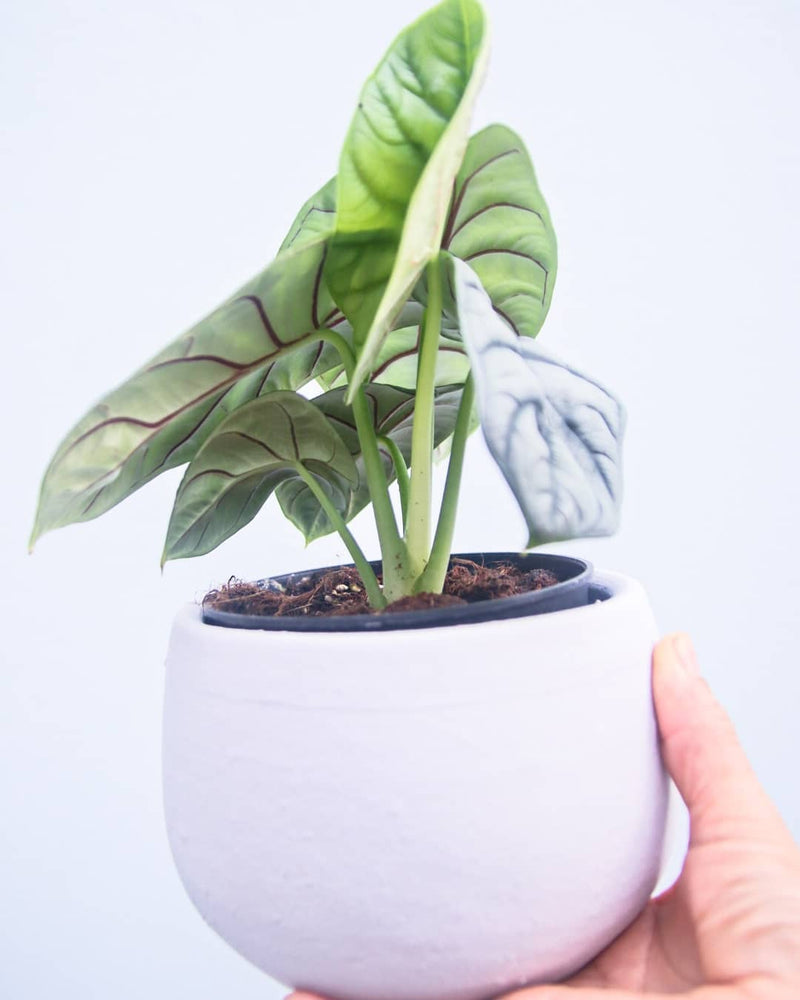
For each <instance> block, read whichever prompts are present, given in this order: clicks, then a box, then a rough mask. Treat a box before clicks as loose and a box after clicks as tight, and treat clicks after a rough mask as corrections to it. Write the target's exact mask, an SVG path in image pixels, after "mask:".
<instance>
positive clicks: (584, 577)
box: [200, 552, 610, 633]
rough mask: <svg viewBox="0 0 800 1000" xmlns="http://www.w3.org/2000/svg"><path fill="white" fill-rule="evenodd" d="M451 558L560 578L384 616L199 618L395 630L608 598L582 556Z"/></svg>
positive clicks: (213, 613)
mask: <svg viewBox="0 0 800 1000" xmlns="http://www.w3.org/2000/svg"><path fill="white" fill-rule="evenodd" d="M451 558H453V559H470V560H472V561H474V562H479V563H485V562H488V563H489V564H490V565H491V564H494V563H498V562H511V563H514V564H515V565H518V566H522V567H524V568H525V569H531V570H533V569H547V570H550V571H551V572H554V573H555V575H556V576H558V578H559V582H558V583H556V584H552V585H551V586H549V587H544V588H542V589H541V590H534V591H528V592H527V593H524V594H514V595H513V596H510V597H501V598H492V599H491V600H486V601H477V602H475V603H474V604H457V605H452V606H448V607H443V608H426V609H424V610H418V611H403V612H395V613H392V614H387V615H376V614H367V615H341V616H335V615H331V616H324V615H323V616H318V617H303V618H301V617H296V618H290V617H275V616H274V615H251V614H246V613H243V612H231V611H219V610H217V609H215V608H208V607H206V605H205V604H204V603H201V608H200V614H201V620H202V622H203V624H205V625H211V626H213V627H216V628H230V629H235V630H237V631H241V630H261V631H267V632H302V633H309V632H311V633H313V632H328V633H332V632H333V633H336V632H366V633H371V632H396V631H408V630H411V629H429V628H442V627H447V626H453V625H462V624H464V625H466V624H474V623H477V622H487V621H502V620H505V619H510V618H527V617H529V616H532V615H541V614H552V613H554V612H558V611H564V610H567V609H569V608H576V607H583V606H585V605H586V604H590V603H593V602H595V601H598V600H605V599H607V598H608V597H609V596H610V595H609V594H608V592H607V591H605V590H604V589H603V588H602V587H598V586H593V578H594V567H593V565H592V564H591V563H590V562H588V561H587V560H585V559H578V558H576V557H574V556H566V555H561V554H557V553H551V552H522V553H520V552H478V553H475V552H469V553H453V555H452V557H451ZM352 565H353V564H352V563H346V564H340V566H322V567H319V568H318V569H311V570H304V571H301V572H295V573H284V574H280V575H278V576H274V577H269V578H265V579H264V580H258V581H256V582H257V583H259V584H263V585H264V586H268V585H269V584H270V583H271V582H273V581H277V582H283V581H286V580H290V579H292V578H293V577H294V578H296V577H299V576H311V575H316V574H320V573H326V572H328V571H330V570H335V569H339V568H344V567H345V566H347V567H351V566H352ZM370 565H371V566H372V567H373V569H377V570H378V571H380V566H381V563H380V561H379V560H378V561H374V562H372V563H371V564H370Z"/></svg>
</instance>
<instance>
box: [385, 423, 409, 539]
mask: <svg viewBox="0 0 800 1000" xmlns="http://www.w3.org/2000/svg"><path fill="white" fill-rule="evenodd" d="M378 443H379V444H381V445H383V447H384V448H385V449H386V450H387V451H388V452H389V455H390V456H391V459H392V464H393V465H394V471H395V474H396V475H397V486H398V488H399V490H400V509H401V511H402V514H403V527H405V525H406V521H407V520H408V466H407V465H406V460H405V459H404V458H403V453H402V452H401V451H400V449H399V448H398V447H397V444H396V443H395V442H394V441H392V439H391V438H390V437H389V436H388V434H380V435H379V436H378Z"/></svg>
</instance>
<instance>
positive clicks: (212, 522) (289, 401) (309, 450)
mask: <svg viewBox="0 0 800 1000" xmlns="http://www.w3.org/2000/svg"><path fill="white" fill-rule="evenodd" d="M304 472H305V473H306V474H311V475H313V476H315V477H316V478H317V479H318V480H319V481H320V482H321V483H324V484H325V485H326V486H327V488H328V490H329V491H330V493H331V494H332V495H333V496H334V497H335V498H336V501H337V507H342V508H343V507H344V506H345V505H346V502H347V496H348V494H349V492H350V488H351V487H352V486H355V485H356V484H357V482H358V472H357V470H356V466H355V462H354V461H353V457H352V455H351V454H350V451H349V449H348V448H347V446H346V445H345V444H344V442H343V441H342V439H341V437H339V435H338V434H337V433H336V431H335V430H334V429H333V427H332V426H331V424H330V422H329V421H328V420H326V419H325V417H324V416H323V415H322V414H321V413H320V411H319V410H318V409H317V408H316V407H315V406H314V405H313V404H312V403H310V402H309V401H308V400H307V399H304V398H303V397H302V396H298V395H297V394H296V393H294V392H272V393H270V394H269V395H267V396H264V397H263V398H261V399H256V400H253V401H252V402H250V403H247V404H246V405H245V406H243V407H241V408H240V409H239V410H237V411H236V412H235V413H232V414H231V415H230V416H229V417H228V418H227V419H226V420H224V421H223V422H222V423H221V424H220V425H219V427H217V429H216V430H215V431H214V433H213V434H212V435H211V436H210V437H209V438H208V440H207V441H206V442H205V444H204V445H203V446H202V448H200V450H199V451H198V453H197V454H196V455H195V457H194V459H193V460H192V461H191V462H190V464H189V466H188V468H187V469H186V473H185V474H184V477H183V481H182V482H181V485H180V487H179V489H178V494H177V496H176V498H175V506H174V508H173V511H172V517H171V518H170V522H169V528H168V530H167V541H166V544H165V546H164V556H163V560H162V562H166V561H167V560H168V559H182V558H186V557H188V556H198V555H203V553H205V552H210V551H211V550H212V549H214V548H216V547H217V545H219V544H220V542H223V541H224V540H225V539H226V538H229V537H230V536H231V535H233V534H234V533H235V532H237V531H238V530H239V529H240V528H242V527H244V525H245V524H247V523H248V522H250V521H251V520H252V519H253V518H254V517H255V515H256V514H257V513H258V511H259V510H260V509H261V507H262V505H263V504H264V502H265V500H266V499H267V498H268V497H269V496H270V494H271V493H272V492H273V491H274V490H275V489H276V488H277V487H278V486H279V485H280V484H281V483H283V482H286V481H287V480H290V479H294V478H297V477H298V476H302V474H303V473H304Z"/></svg>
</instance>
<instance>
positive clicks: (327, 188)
mask: <svg viewBox="0 0 800 1000" xmlns="http://www.w3.org/2000/svg"><path fill="white" fill-rule="evenodd" d="M335 229H336V178H335V177H332V178H331V179H330V180H329V181H328V183H327V184H325V185H323V186H322V187H321V188H320V189H319V191H317V192H315V193H314V194H313V195H312V196H311V197H310V198H309V199H308V201H307V202H306V203H305V205H303V207H302V208H301V209H300V211H299V212H298V213H297V215H296V216H295V220H294V222H293V223H292V224H291V226H290V227H289V232H288V233H287V234H286V237H285V238H284V241H283V243H281V246H280V249H279V250H278V253H285V252H286V251H287V250H297V248H298V247H301V246H304V245H305V244H306V243H314V242H316V240H318V239H319V238H320V237H327V236H331V235H332V234H333V232H334V231H335Z"/></svg>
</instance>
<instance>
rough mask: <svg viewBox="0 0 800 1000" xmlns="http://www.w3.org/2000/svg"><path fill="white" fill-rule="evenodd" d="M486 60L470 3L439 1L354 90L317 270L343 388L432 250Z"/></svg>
mask: <svg viewBox="0 0 800 1000" xmlns="http://www.w3.org/2000/svg"><path fill="white" fill-rule="evenodd" d="M487 56H488V47H487V31H486V26H485V19H484V15H483V11H482V10H481V7H480V5H479V4H478V3H477V2H476V0H443V2H442V3H440V4H439V5H438V6H437V7H434V8H433V9H432V10H430V11H429V12H427V13H426V14H423V16H422V17H421V18H420V19H419V20H418V21H416V22H415V23H414V24H412V25H411V26H410V27H408V28H406V29H405V31H403V32H402V33H401V34H400V35H399V36H398V38H397V39H396V40H395V42H394V43H393V44H392V46H391V47H390V49H389V51H388V52H387V53H386V55H385V56H384V58H383V59H382V61H381V62H380V64H379V65H378V67H377V69H376V70H375V72H374V74H373V75H372V76H371V77H370V78H369V80H368V81H367V83H366V84H365V86H364V89H363V90H362V92H361V97H360V99H359V104H358V110H357V111H356V114H355V116H354V118H353V121H352V123H351V126H350V130H349V132H348V134H347V138H346V139H345V143H344V148H343V150H342V155H341V160H340V163H339V175H338V188H337V197H336V201H337V222H336V233H335V235H334V237H333V240H332V244H331V251H330V254H329V257H328V261H327V263H326V268H325V275H326V280H327V281H328V285H329V287H330V289H331V291H332V293H333V297H334V298H335V299H336V301H337V302H338V304H339V306H340V307H341V308H342V310H343V312H344V313H345V315H346V316H347V318H348V319H349V321H350V323H351V325H352V327H353V330H354V342H355V346H356V350H357V365H356V370H355V373H354V377H353V382H352V386H351V391H353V389H354V388H355V387H357V386H358V385H359V384H360V383H361V382H362V381H363V380H364V379H365V378H366V377H367V376H368V375H369V373H370V371H371V370H372V368H373V366H374V363H375V358H376V356H377V353H378V350H379V349H380V346H381V343H382V342H383V339H384V337H385V336H386V334H387V333H388V332H389V330H390V329H391V327H392V325H393V324H394V322H395V319H396V318H397V315H398V312H399V311H400V310H401V308H402V307H403V304H404V303H405V302H406V300H407V299H408V297H409V296H410V294H411V292H412V290H413V288H414V285H415V284H416V282H417V279H418V278H419V276H420V274H421V273H422V271H423V269H424V267H425V265H426V263H427V262H428V261H429V260H430V259H431V258H432V257H434V256H435V255H436V254H437V253H438V252H439V246H440V243H441V237H442V232H443V229H444V225H445V220H446V216H447V209H448V205H449V203H450V196H451V193H452V185H453V181H454V178H455V176H456V173H457V172H458V168H459V166H460V164H461V160H462V158H463V155H464V149H465V146H466V142H467V130H468V128H469V119H470V115H471V113H472V106H473V104H474V101H475V97H476V95H477V91H478V88H479V86H480V83H481V80H482V76H483V72H484V69H485V65H486V61H487Z"/></svg>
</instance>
